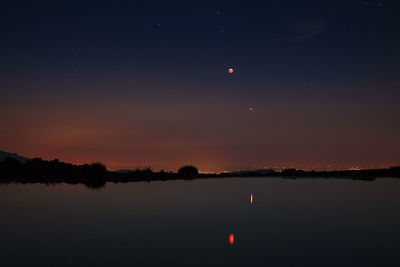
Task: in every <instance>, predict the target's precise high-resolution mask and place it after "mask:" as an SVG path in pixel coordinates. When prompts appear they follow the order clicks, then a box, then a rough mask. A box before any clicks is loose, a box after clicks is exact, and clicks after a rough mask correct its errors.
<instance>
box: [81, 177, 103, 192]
mask: <svg viewBox="0 0 400 267" xmlns="http://www.w3.org/2000/svg"><path fill="white" fill-rule="evenodd" d="M83 184H84V185H85V187H87V188H89V189H92V190H100V189H102V188H104V187H106V182H105V181H104V180H101V179H99V180H96V179H93V180H88V181H86V182H84V183H83Z"/></svg>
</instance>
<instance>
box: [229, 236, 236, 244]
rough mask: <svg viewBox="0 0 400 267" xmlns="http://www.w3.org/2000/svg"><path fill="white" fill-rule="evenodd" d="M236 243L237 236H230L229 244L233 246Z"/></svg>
mask: <svg viewBox="0 0 400 267" xmlns="http://www.w3.org/2000/svg"><path fill="white" fill-rule="evenodd" d="M233 243H235V236H234V235H233V234H229V244H231V245H233Z"/></svg>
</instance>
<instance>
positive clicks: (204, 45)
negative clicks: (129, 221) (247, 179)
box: [0, 0, 400, 171]
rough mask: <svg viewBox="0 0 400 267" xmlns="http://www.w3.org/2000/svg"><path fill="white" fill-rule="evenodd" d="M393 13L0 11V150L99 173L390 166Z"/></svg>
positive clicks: (304, 7) (397, 19) (340, 4)
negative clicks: (90, 166) (98, 166)
mask: <svg viewBox="0 0 400 267" xmlns="http://www.w3.org/2000/svg"><path fill="white" fill-rule="evenodd" d="M399 11H400V4H399V3H398V1H383V0H382V1H345V0H343V1H340V0H335V1H27V0H26V1H3V2H2V3H1V5H0V30H1V33H2V37H1V40H2V41H1V43H0V48H1V49H0V59H1V60H0V96H1V99H2V100H0V104H1V108H0V111H1V112H2V115H0V118H1V120H2V124H3V125H4V129H5V130H4V131H3V133H2V134H0V138H1V139H0V140H1V143H0V146H1V149H4V150H9V151H12V152H18V153H21V154H25V155H28V156H42V157H44V158H54V157H57V158H60V159H61V160H65V161H71V162H86V161H91V160H101V161H103V162H105V163H106V164H107V165H109V166H110V167H111V168H120V167H121V168H122V167H132V166H137V165H152V166H154V167H155V168H165V169H173V168H177V167H178V166H179V165H180V164H184V163H192V164H196V165H198V166H199V167H200V169H201V170H205V171H206V170H226V169H239V168H258V167H272V166H275V167H276V166H293V167H298V168H322V169H324V168H325V169H326V168H350V167H378V166H387V165H391V164H398V163H399V159H400V154H399V152H396V151H400V142H399V140H398V139H399V138H398V137H399V136H400V126H399V123H398V121H399V115H400V108H399V105H398V102H399V99H400V88H399V85H400V78H399V77H400V49H399V47H400V29H399V28H400V16H399ZM229 67H233V68H234V69H235V72H234V73H233V75H229V74H228V73H227V69H228V68H229ZM249 107H254V109H255V111H253V112H249ZM66 125H67V126H66ZM138 132H140V134H139V135H137V134H136V133H138ZM49 140H50V141H49ZM51 140H53V141H51Z"/></svg>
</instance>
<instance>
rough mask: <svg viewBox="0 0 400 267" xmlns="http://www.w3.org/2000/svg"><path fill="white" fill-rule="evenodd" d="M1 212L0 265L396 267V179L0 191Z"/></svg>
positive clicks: (399, 262)
mask: <svg viewBox="0 0 400 267" xmlns="http://www.w3.org/2000/svg"><path fill="white" fill-rule="evenodd" d="M251 195H253V203H251ZM0 214H1V215H0V216H1V217H0V266H400V180H399V179H380V180H376V181H372V182H367V181H352V180H341V179H329V180H327V179H315V180H313V179H301V180H299V179H297V180H286V179H277V178H232V179H209V180H194V181H168V182H152V183H126V184H113V183H108V184H107V185H106V186H105V187H104V188H102V189H100V190H91V189H88V188H86V187H85V186H83V185H68V184H60V185H55V186H46V185H41V184H27V185H5V186H4V185H3V186H0ZM232 242H233V244H231V243H232Z"/></svg>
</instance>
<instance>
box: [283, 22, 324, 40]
mask: <svg viewBox="0 0 400 267" xmlns="http://www.w3.org/2000/svg"><path fill="white" fill-rule="evenodd" d="M326 30H327V23H326V20H324V19H313V20H304V21H301V22H299V23H297V24H294V25H292V26H291V27H290V29H289V30H288V31H287V32H286V34H285V35H287V36H288V37H285V38H281V39H277V40H276V41H277V42H278V43H280V42H303V41H307V40H310V39H313V38H314V37H317V36H319V35H320V34H321V33H323V32H325V31H326Z"/></svg>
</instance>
